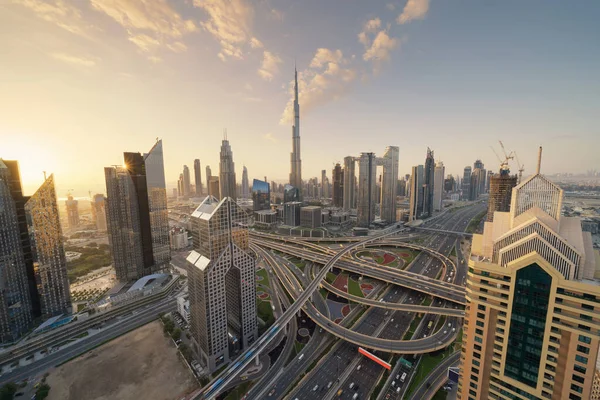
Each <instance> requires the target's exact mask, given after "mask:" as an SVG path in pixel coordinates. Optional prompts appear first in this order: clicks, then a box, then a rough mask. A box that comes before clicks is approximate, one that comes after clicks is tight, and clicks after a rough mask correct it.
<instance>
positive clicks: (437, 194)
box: [433, 161, 445, 211]
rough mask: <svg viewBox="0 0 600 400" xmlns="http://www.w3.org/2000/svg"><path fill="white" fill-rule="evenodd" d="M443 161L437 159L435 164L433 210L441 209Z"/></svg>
mask: <svg viewBox="0 0 600 400" xmlns="http://www.w3.org/2000/svg"><path fill="white" fill-rule="evenodd" d="M444 174H445V169H444V163H443V162H442V161H439V162H437V163H436V164H435V177H434V179H433V211H441V210H442V200H443V198H444V196H443V193H444Z"/></svg>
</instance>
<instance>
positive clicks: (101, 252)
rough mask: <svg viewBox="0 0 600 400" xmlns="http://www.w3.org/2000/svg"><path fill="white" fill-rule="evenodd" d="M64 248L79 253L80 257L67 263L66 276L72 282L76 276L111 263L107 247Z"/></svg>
mask: <svg viewBox="0 0 600 400" xmlns="http://www.w3.org/2000/svg"><path fill="white" fill-rule="evenodd" d="M65 250H69V251H76V252H78V253H81V257H79V258H78V259H77V260H73V261H70V262H68V263H67V277H68V278H69V282H70V283H73V282H75V281H76V280H77V278H78V277H80V276H84V275H87V274H88V273H90V272H92V271H94V270H97V269H100V268H102V267H108V266H109V265H111V264H112V259H111V257H110V252H109V250H108V248H107V247H105V246H102V247H73V248H68V249H65Z"/></svg>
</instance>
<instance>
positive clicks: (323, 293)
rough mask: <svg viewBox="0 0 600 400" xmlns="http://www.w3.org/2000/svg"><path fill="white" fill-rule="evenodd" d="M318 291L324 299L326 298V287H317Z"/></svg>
mask: <svg viewBox="0 0 600 400" xmlns="http://www.w3.org/2000/svg"><path fill="white" fill-rule="evenodd" d="M319 293H321V296H323V298H324V299H327V293H329V292H328V291H327V289H324V288H321V289H319Z"/></svg>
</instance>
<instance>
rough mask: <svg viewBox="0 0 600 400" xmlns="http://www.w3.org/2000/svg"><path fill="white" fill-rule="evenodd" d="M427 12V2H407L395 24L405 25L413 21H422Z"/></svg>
mask: <svg viewBox="0 0 600 400" xmlns="http://www.w3.org/2000/svg"><path fill="white" fill-rule="evenodd" d="M427 11H429V0H408V2H407V3H406V5H405V6H404V9H403V10H402V14H400V15H399V16H398V18H397V19H396V22H398V23H399V24H405V23H407V22H410V21H412V20H415V19H423V18H425V15H426V14H427Z"/></svg>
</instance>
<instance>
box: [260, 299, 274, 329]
mask: <svg viewBox="0 0 600 400" xmlns="http://www.w3.org/2000/svg"><path fill="white" fill-rule="evenodd" d="M257 312H258V316H259V317H260V319H262V320H263V321H265V324H266V327H269V326H271V325H273V323H274V322H275V317H274V316H273V308H271V302H268V301H262V300H259V301H258V302H257Z"/></svg>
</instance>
